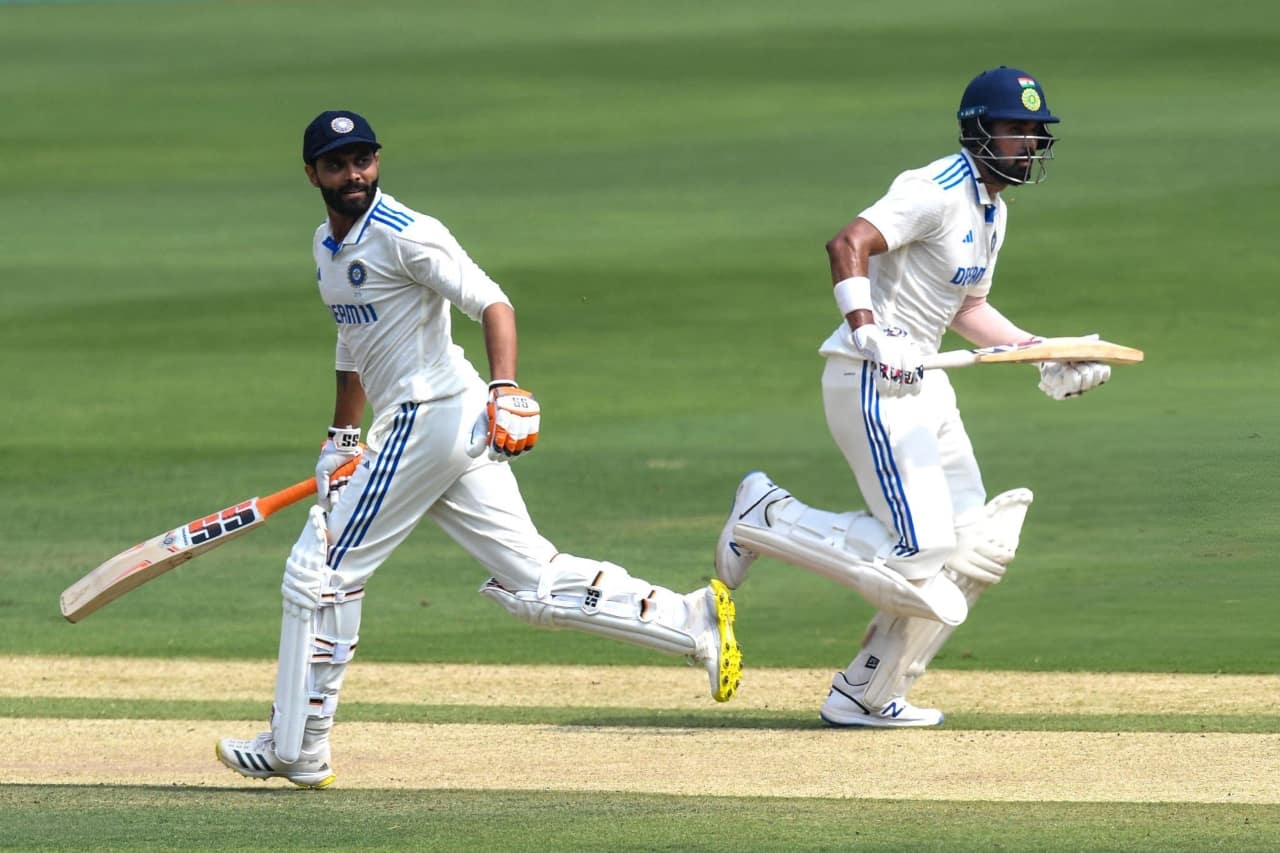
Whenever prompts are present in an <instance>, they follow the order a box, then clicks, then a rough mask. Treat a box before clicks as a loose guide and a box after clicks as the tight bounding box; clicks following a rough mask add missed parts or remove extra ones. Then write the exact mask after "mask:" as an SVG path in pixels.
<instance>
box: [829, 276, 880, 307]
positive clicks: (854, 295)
mask: <svg viewBox="0 0 1280 853" xmlns="http://www.w3.org/2000/svg"><path fill="white" fill-rule="evenodd" d="M832 290H833V292H834V295H835V297H836V307H837V308H839V309H840V313H841V315H843V316H845V317H848V316H849V315H850V314H852V313H853V312H854V311H870V310H871V279H869V278H867V277H866V276H865V275H855V276H850V277H849V278H846V279H844V280H843V281H839V282H836V286H835V287H834V288H832Z"/></svg>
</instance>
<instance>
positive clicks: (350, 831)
mask: <svg viewBox="0 0 1280 853" xmlns="http://www.w3.org/2000/svg"><path fill="white" fill-rule="evenodd" d="M0 807H3V808H4V813H5V815H6V817H7V821H8V822H9V824H10V826H12V827H13V828H14V829H16V830H17V831H19V832H21V833H22V834H23V837H26V838H30V839H32V841H33V843H34V844H38V845H39V846H41V847H43V848H45V849H90V848H92V849H124V848H133V847H146V846H160V847H165V848H184V847H186V848H190V847H198V848H200V849H207V850H258V849H262V850H281V849H283V850H301V849H308V850H314V849H316V848H317V847H319V848H320V849H331V850H340V849H357V848H358V849H361V850H405V849H414V850H461V849H472V850H478V849H487V850H498V849H501V850H546V849H556V850H602V849H608V850H706V851H722V850H781V849H786V850H848V849H857V850H902V849H911V850H957V849H971V850H979V849H983V850H1001V849H1003V850H1026V851H1033V850H1034V851H1040V850H1077V851H1110V850H1133V849H1149V850H1186V851H1203V850H1219V849H1230V850H1268V849H1272V848H1271V847H1270V846H1269V845H1270V843H1271V841H1272V840H1274V838H1275V835H1276V833H1277V831H1280V807H1274V806H1218V807H1214V808H1209V807H1205V806H1198V805H1194V804H1178V805H1172V804H1165V805H1143V804H1138V805H1134V804H1128V803H1126V804H1077V803H1013V804H992V803H982V802H949V803H923V804H922V803H920V802H918V801H912V800H904V801H894V800H888V801H875V800H870V801H863V802H859V803H857V804H856V806H853V807H851V806H850V804H849V803H847V802H837V801H822V800H816V801H815V800H787V799H764V798H750V799H748V798H727V797H706V798H700V799H694V798H687V797H683V798H682V797H663V796H623V795H617V794H591V795H589V796H587V795H569V794H554V793H547V794H538V793H532V794H531V793H528V792H504V791H486V792H479V793H478V792H471V791H431V792H427V793H423V792H409V791H349V792H345V793H343V795H342V796H341V797H335V796H330V795H327V794H324V793H318V794H314V795H312V796H308V795H306V794H301V793H300V792H297V791H286V790H282V789H273V790H268V789H263V790H254V791H242V790H228V789H202V790H185V791H183V790H177V791H166V790H163V789H158V788H143V789H138V788H123V787H119V788H118V787H112V786H94V787H56V786H0ZM531 816H536V822H537V825H536V829H534V828H533V827H531V826H530V819H531ZM319 826H324V827H326V829H325V831H324V832H325V838H324V841H323V842H316V841H307V840H305V839H306V838H307V837H308V836H311V835H314V834H315V833H316V831H317V827H319ZM512 827H519V828H520V829H519V830H518V831H513V830H512ZM463 838H465V839H467V840H468V841H467V843H465V844H464V843H462V842H460V841H459V839H463ZM1122 839H1140V841H1139V842H1138V843H1136V844H1131V843H1129V842H1126V841H1123V840H1122Z"/></svg>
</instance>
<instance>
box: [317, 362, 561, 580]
mask: <svg viewBox="0 0 1280 853" xmlns="http://www.w3.org/2000/svg"><path fill="white" fill-rule="evenodd" d="M487 394H488V391H487V389H486V388H485V387H484V386H483V385H476V386H474V387H472V388H469V389H468V390H467V391H465V392H463V393H462V394H457V395H455V396H453V397H449V398H446V399H443V400H433V401H431V402H429V403H403V404H400V405H399V406H397V407H395V408H394V409H393V410H391V411H388V412H384V413H382V414H380V415H379V416H378V417H377V418H376V419H375V420H374V423H373V424H372V425H371V426H370V429H369V449H368V450H366V451H365V455H364V459H363V460H362V461H361V463H360V466H359V467H358V468H357V469H356V472H355V474H354V475H352V477H351V482H350V483H349V484H348V485H347V487H346V489H345V490H344V491H343V493H342V497H341V499H340V500H339V501H338V503H337V506H335V507H334V508H333V511H332V512H330V513H329V542H330V547H329V566H330V568H331V569H332V570H333V571H334V572H336V573H337V574H338V575H339V576H340V578H341V580H340V582H339V583H340V585H341V587H342V588H343V589H348V590H350V589H355V588H358V587H363V586H364V584H365V582H366V581H367V580H368V579H369V577H370V576H371V575H372V574H373V572H374V570H375V569H377V568H378V566H380V565H382V563H383V561H385V560H386V559H387V558H388V557H389V556H391V552H392V551H394V550H395V548H396V546H397V545H399V544H400V543H401V542H403V541H404V539H405V537H407V536H408V535H409V533H410V532H411V531H412V530H413V528H414V527H415V526H417V524H418V522H419V521H420V520H421V519H422V517H423V516H424V515H426V516H429V517H430V518H431V519H432V520H433V521H435V522H436V523H437V524H438V525H440V527H441V528H442V529H443V530H444V532H445V533H447V534H448V535H449V536H450V537H451V538H452V539H453V540H454V541H456V542H457V543H458V544H459V545H461V546H462V547H463V548H464V549H465V550H466V551H467V553H469V554H470V555H471V556H472V557H474V558H475V559H476V560H477V561H478V562H479V563H480V564H481V565H483V566H484V567H485V568H486V569H487V570H488V571H489V573H490V574H492V575H493V576H494V577H495V578H497V580H498V581H499V582H500V583H501V584H502V585H503V586H504V587H506V588H508V589H511V590H518V589H537V587H538V579H539V577H540V575H541V574H542V572H543V570H544V567H545V566H546V565H547V563H548V562H550V560H551V558H552V557H553V556H555V554H556V548H555V546H554V545H552V544H551V543H550V542H549V541H547V540H546V539H544V538H543V537H542V536H541V535H540V534H539V533H538V531H537V528H535V527H534V525H533V521H532V520H531V519H530V517H529V511H528V509H526V507H525V504H524V498H523V497H522V496H521V495H520V487H519V486H518V485H517V484H516V478H515V475H514V474H512V472H511V467H510V465H508V464H506V463H502V462H495V461H492V460H490V459H489V458H488V457H487V455H484V454H482V455H481V456H480V458H479V459H472V458H471V457H470V456H468V455H467V444H468V443H469V440H470V432H471V426H472V424H473V423H474V422H475V419H476V417H477V415H479V413H480V412H481V411H482V410H483V408H484V405H485V401H486V399H487Z"/></svg>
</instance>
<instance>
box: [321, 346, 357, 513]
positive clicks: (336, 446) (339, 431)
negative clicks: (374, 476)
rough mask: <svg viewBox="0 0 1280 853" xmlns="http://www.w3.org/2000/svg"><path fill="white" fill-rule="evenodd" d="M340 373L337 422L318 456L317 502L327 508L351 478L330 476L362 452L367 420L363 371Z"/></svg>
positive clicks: (334, 407)
mask: <svg viewBox="0 0 1280 853" xmlns="http://www.w3.org/2000/svg"><path fill="white" fill-rule="evenodd" d="M336 373H337V390H336V393H335V394H334V399H333V425H332V426H330V427H329V439H328V441H326V442H325V443H324V445H323V446H322V447H321V448H320V458H319V459H317V460H316V503H317V504H319V506H320V508H321V509H323V510H324V511H325V512H328V511H329V510H331V509H333V504H334V502H335V501H336V500H337V499H338V496H339V495H340V494H342V490H343V488H345V487H346V485H347V482H348V481H349V480H350V479H351V478H350V477H343V478H341V479H339V480H336V481H330V479H329V478H330V477H331V476H332V475H333V472H334V471H336V470H338V468H340V467H342V465H343V464H344V463H345V462H346V461H347V460H348V459H350V458H351V457H353V456H359V455H360V453H361V449H360V422H361V421H363V420H364V403H365V394H364V385H363V384H361V382H360V374H359V373H356V372H355V371H353V370H339V371H336Z"/></svg>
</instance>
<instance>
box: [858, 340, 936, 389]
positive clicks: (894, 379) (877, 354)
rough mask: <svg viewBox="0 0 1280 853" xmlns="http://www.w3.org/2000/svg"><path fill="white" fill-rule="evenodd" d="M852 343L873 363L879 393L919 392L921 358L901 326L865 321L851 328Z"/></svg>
mask: <svg viewBox="0 0 1280 853" xmlns="http://www.w3.org/2000/svg"><path fill="white" fill-rule="evenodd" d="M853 345H854V346H855V347H857V348H858V352H860V353H862V357H863V358H865V359H866V360H867V361H870V362H873V363H874V365H875V375H876V390H878V391H879V392H880V394H881V396H883V397H902V396H905V395H907V394H919V393H920V383H921V381H922V380H923V379H924V364H923V358H922V357H921V354H920V351H919V350H918V349H917V348H916V346H915V344H914V343H913V342H912V340H911V338H910V337H909V336H908V335H907V333H906V332H905V331H904V330H902V329H899V328H897V327H896V326H891V327H880V326H876V325H874V324H872V323H868V324H867V325H865V326H859V327H858V328H856V329H854V330H853Z"/></svg>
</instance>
